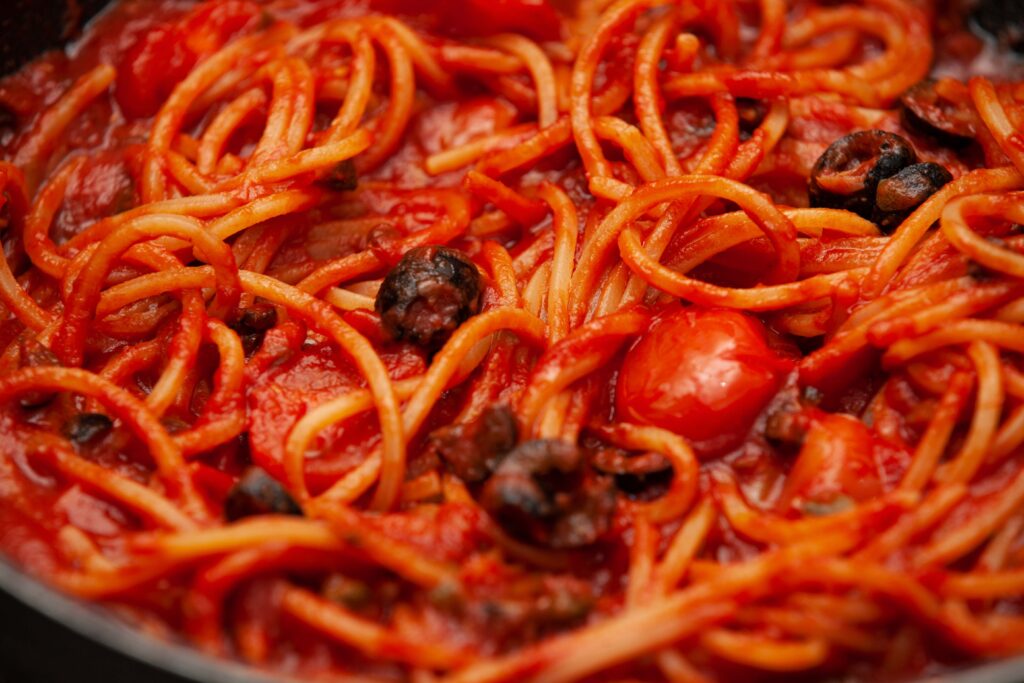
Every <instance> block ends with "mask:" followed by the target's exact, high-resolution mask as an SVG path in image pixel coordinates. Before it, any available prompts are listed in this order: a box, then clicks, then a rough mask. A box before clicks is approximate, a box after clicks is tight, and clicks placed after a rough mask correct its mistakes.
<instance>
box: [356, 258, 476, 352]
mask: <svg viewBox="0 0 1024 683" xmlns="http://www.w3.org/2000/svg"><path fill="white" fill-rule="evenodd" d="M481 288H482V287H481V283H480V272H479V271H478V270H477V268H476V266H475V265H473V262H472V261H470V260H469V259H468V258H467V257H466V256H465V255H464V254H463V253H462V252H460V251H457V250H455V249H451V248H449V247H440V246H428V247H417V248H415V249H410V250H409V251H408V252H407V253H406V254H405V256H403V257H402V259H401V260H400V261H399V262H398V264H397V265H396V266H395V267H394V268H392V269H391V271H390V272H388V274H387V276H386V277H385V278H384V282H383V283H382V284H381V286H380V290H379V291H378V292H377V300H376V309H377V313H379V314H380V316H381V322H382V324H383V326H384V330H385V331H386V332H387V333H388V334H389V335H390V336H391V337H392V338H393V339H395V340H398V341H408V342H411V343H413V344H416V345H418V346H421V347H423V348H425V349H427V350H436V349H439V348H440V347H441V346H443V345H444V343H445V342H446V341H447V340H448V337H450V336H451V334H452V332H454V331H455V330H456V329H457V328H458V327H459V325H461V324H462V323H463V322H464V321H465V320H467V319H468V318H469V317H470V316H473V315H476V313H477V312H478V311H479V310H480V290H481Z"/></svg>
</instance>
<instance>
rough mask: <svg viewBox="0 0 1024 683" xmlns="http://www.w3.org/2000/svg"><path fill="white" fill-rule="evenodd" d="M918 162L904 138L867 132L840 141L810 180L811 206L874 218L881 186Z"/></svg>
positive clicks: (820, 163) (874, 131) (826, 154)
mask: <svg viewBox="0 0 1024 683" xmlns="http://www.w3.org/2000/svg"><path fill="white" fill-rule="evenodd" d="M916 161H917V155H916V154H915V153H914V149H913V148H912V147H911V146H910V143H909V142H907V141H906V140H905V139H904V138H902V137H900V136H899V135H895V134H893V133H887V132H886V131H883V130H864V131H858V132H856V133H850V134H849V135H844V136H843V137H841V138H839V139H838V140H836V141H835V142H833V143H832V144H831V145H829V148H828V149H826V150H825V152H824V153H823V154H822V155H821V156H820V157H819V158H818V161H817V162H816V163H815V164H814V169H813V170H812V171H811V178H810V180H809V181H808V193H809V197H810V202H811V206H814V207H825V208H830V209H846V210H847V211H853V212H854V213H856V214H859V215H860V216H862V217H863V218H867V219H870V218H871V216H872V214H873V213H874V210H875V190H876V189H877V188H878V183H879V182H880V181H882V180H884V179H885V178H888V177H889V176H892V175H895V174H896V173H898V172H899V171H901V170H902V169H904V168H906V167H907V166H910V165H911V164H913V163H914V162H916Z"/></svg>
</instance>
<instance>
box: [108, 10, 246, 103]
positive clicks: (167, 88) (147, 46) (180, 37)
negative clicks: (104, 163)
mask: <svg viewBox="0 0 1024 683" xmlns="http://www.w3.org/2000/svg"><path fill="white" fill-rule="evenodd" d="M259 14H260V8H259V6H258V5H256V4H255V3H252V2H249V1H248V0H214V1H213V2H207V3H203V4H201V5H199V6H198V7H196V9H194V10H193V11H192V12H191V13H189V14H188V15H186V16H185V17H184V18H183V19H182V20H181V21H179V22H177V23H173V24H165V25H163V26H157V27H156V28H153V29H151V30H150V31H148V32H147V33H145V34H143V35H142V36H141V37H140V38H139V39H138V41H137V42H136V43H135V44H134V45H133V46H132V47H131V48H129V50H128V51H127V52H126V53H125V54H124V57H123V58H122V59H121V63H120V65H119V66H118V70H117V72H118V76H117V83H116V85H115V88H114V96H115V98H116V99H117V104H118V106H120V107H121V111H122V112H123V113H124V115H125V116H126V117H128V118H130V119H137V118H146V117H149V116H153V115H154V114H156V113H157V111H159V110H160V107H161V106H162V105H163V103H164V101H165V100H166V99H167V98H168V96H169V95H170V94H171V92H172V91H173V90H174V87H175V86H176V85H177V84H178V83H180V82H181V81H182V80H184V78H185V77H186V76H188V74H189V71H191V70H192V67H194V66H195V64H196V62H198V61H199V60H200V59H201V58H202V57H205V56H208V55H210V54H212V53H214V52H216V51H217V50H219V49H220V48H221V47H223V46H224V44H225V43H227V42H228V40H230V39H231V38H232V36H234V35H235V34H236V33H238V32H239V31H241V30H242V29H244V28H245V27H247V26H249V25H251V24H254V23H255V21H256V18H257V17H258V16H259Z"/></svg>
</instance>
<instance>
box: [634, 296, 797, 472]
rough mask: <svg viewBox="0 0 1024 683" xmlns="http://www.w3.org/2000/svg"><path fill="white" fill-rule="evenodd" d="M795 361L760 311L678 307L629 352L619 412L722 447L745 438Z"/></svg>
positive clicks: (714, 449)
mask: <svg viewBox="0 0 1024 683" xmlns="http://www.w3.org/2000/svg"><path fill="white" fill-rule="evenodd" d="M792 367H793V361H792V360H791V359H789V358H786V357H784V356H783V355H781V354H780V353H778V352H777V351H775V350H773V349H772V348H770V347H769V346H768V344H767V342H766V337H765V329H764V326H763V325H762V324H761V323H760V322H759V321H758V320H757V319H755V318H753V317H751V316H748V315H745V314H743V313H737V312H735V311H726V310H708V309H701V308H674V309H671V310H670V311H668V312H666V313H664V314H662V315H660V316H659V317H658V318H657V319H655V321H654V322H653V323H652V324H651V326H650V328H649V329H648V330H647V332H646V333H644V335H643V336H642V337H640V339H639V340H637V342H636V343H635V344H634V345H633V347H632V348H631V349H630V350H629V351H628V352H627V354H626V357H625V359H624V360H623V363H622V369H621V371H620V372H619V378H618V385H617V388H616V406H617V412H618V414H619V417H620V419H625V420H629V421H631V422H641V423H648V424H652V425H656V426H658V427H663V428H665V429H669V430H672V431H674V432H676V433H678V434H681V435H682V436H684V437H686V438H687V439H689V440H690V441H691V442H692V444H693V446H694V447H695V448H696V449H697V450H698V451H699V452H701V453H702V454H704V455H711V454H718V453H722V452H724V451H725V450H728V449H729V448H732V447H734V446H736V445H737V444H738V443H739V442H740V441H741V440H742V439H743V437H744V436H745V435H746V434H747V432H748V431H749V430H750V427H751V425H752V424H753V422H754V419H755V418H757V416H758V415H759V414H760V413H761V411H762V410H763V409H764V407H765V405H766V404H767V403H768V401H769V400H770V399H771V398H772V396H774V395H775V393H776V392H777V391H778V389H779V387H780V386H781V384H782V381H783V379H784V377H785V375H786V374H787V373H788V372H789V371H790V370H791V369H792Z"/></svg>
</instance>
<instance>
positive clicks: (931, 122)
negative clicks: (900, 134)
mask: <svg viewBox="0 0 1024 683" xmlns="http://www.w3.org/2000/svg"><path fill="white" fill-rule="evenodd" d="M950 87H955V88H959V89H962V90H963V95H964V98H963V99H962V100H960V99H953V98H950V97H949V96H948V95H949V93H947V92H946V90H948V88H943V87H940V85H939V83H938V82H937V81H935V80H932V79H930V78H929V79H926V80H923V81H921V82H920V83H918V84H917V85H915V86H913V87H911V88H910V89H909V90H907V91H906V92H905V93H903V94H902V95H901V96H900V105H901V112H902V117H903V123H904V124H905V125H906V127H907V128H908V129H910V130H912V131H916V132H918V133H922V134H925V135H931V136H932V137H934V138H935V139H936V140H938V141H939V142H942V143H943V144H946V145H949V146H952V147H959V146H963V145H964V144H966V143H968V142H970V141H971V140H973V139H974V136H975V135H976V134H977V130H978V129H977V124H978V115H977V112H975V110H974V106H973V105H972V104H971V103H970V99H969V96H968V94H967V89H966V88H965V87H964V86H963V84H961V83H956V84H954V85H951V86H950Z"/></svg>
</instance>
